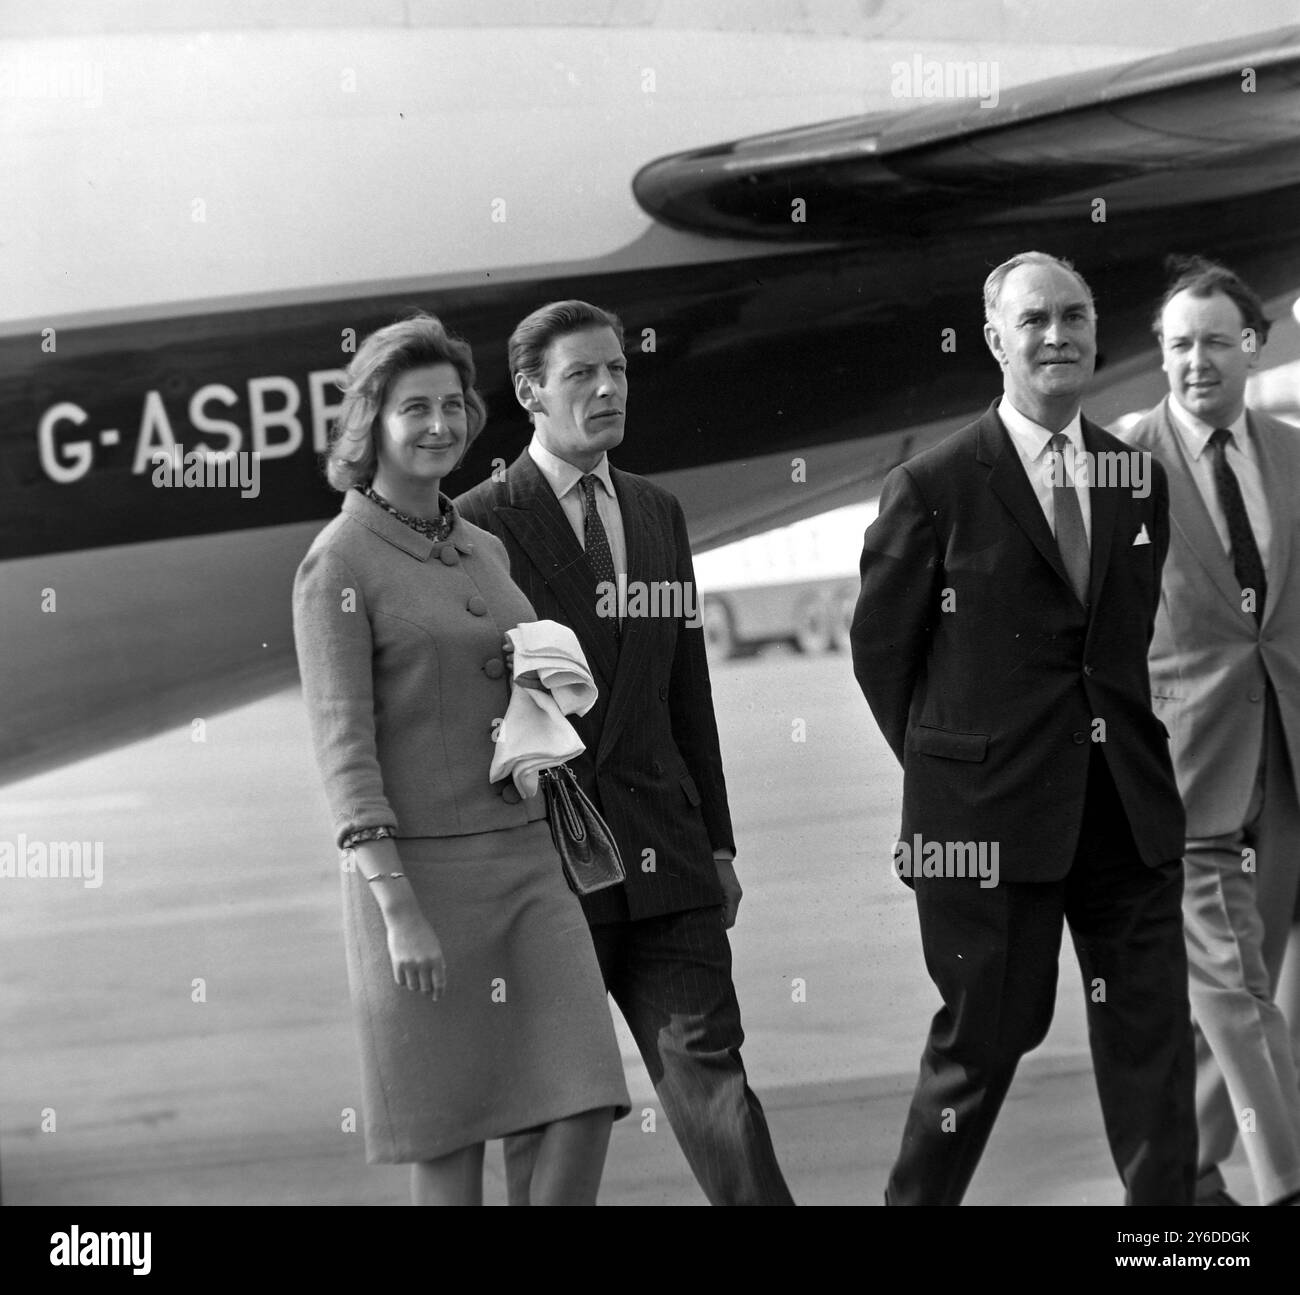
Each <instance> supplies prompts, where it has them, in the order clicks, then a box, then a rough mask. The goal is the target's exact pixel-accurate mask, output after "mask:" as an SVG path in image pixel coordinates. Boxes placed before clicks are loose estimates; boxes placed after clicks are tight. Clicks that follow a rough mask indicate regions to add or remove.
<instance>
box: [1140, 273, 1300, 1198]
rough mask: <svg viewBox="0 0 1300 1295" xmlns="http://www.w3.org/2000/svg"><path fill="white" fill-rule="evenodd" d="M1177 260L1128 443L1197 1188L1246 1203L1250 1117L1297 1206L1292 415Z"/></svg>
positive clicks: (1297, 675) (1299, 452) (1279, 1182)
mask: <svg viewBox="0 0 1300 1295" xmlns="http://www.w3.org/2000/svg"><path fill="white" fill-rule="evenodd" d="M1175 269H1176V271H1177V273H1176V276H1175V278H1174V279H1173V281H1172V282H1171V283H1170V285H1169V290H1168V291H1167V292H1166V293H1165V297H1164V300H1163V301H1162V302H1161V303H1160V309H1159V310H1158V311H1157V313H1156V319H1155V329H1156V336H1157V338H1158V339H1159V342H1160V349H1161V353H1162V357H1163V361H1164V370H1165V375H1166V376H1167V377H1168V379H1169V395H1168V396H1167V397H1166V398H1165V399H1164V400H1163V401H1161V403H1160V404H1159V405H1158V406H1156V408H1155V409H1153V410H1152V411H1151V412H1150V413H1149V414H1147V415H1146V417H1144V418H1143V419H1142V420H1141V422H1139V423H1138V424H1137V425H1136V426H1135V427H1134V428H1133V429H1132V431H1131V432H1129V433H1128V434H1127V435H1126V436H1125V439H1126V440H1127V441H1129V442H1130V443H1131V444H1133V445H1135V446H1137V447H1139V448H1141V449H1145V450H1149V451H1151V452H1152V453H1153V454H1154V455H1155V456H1156V458H1158V459H1159V460H1160V462H1161V463H1162V464H1163V465H1164V468H1165V471H1166V473H1167V474H1168V477H1169V493H1170V513H1171V517H1172V522H1173V525H1172V538H1171V542H1170V548H1169V561H1168V562H1167V563H1166V565H1165V571H1164V582H1163V584H1164V597H1163V599H1162V600H1161V605H1160V614H1159V615H1158V616H1157V617H1156V630H1155V637H1154V639H1153V640H1152V643H1151V655H1150V665H1151V693H1152V705H1153V706H1154V707H1155V712H1156V714H1157V715H1159V716H1160V718H1161V720H1162V721H1163V722H1164V723H1165V724H1167V725H1168V727H1169V731H1170V733H1171V734H1172V752H1173V759H1174V773H1175V775H1176V777H1177V779H1178V786H1179V790H1180V791H1181V792H1182V794H1183V801H1184V803H1185V804H1186V806H1187V848H1186V852H1185V855H1184V865H1185V894H1184V900H1183V909H1184V915H1185V918H1186V932H1187V954H1188V961H1189V964H1190V968H1191V999H1192V1012H1193V1015H1194V1017H1195V1020H1196V1025H1197V1027H1198V1028H1197V1036H1196V1047H1197V1086H1196V1108H1197V1110H1196V1113H1197V1123H1198V1125H1199V1129H1200V1175H1199V1177H1198V1179H1197V1203H1198V1204H1206V1205H1236V1204H1237V1203H1238V1202H1237V1201H1235V1200H1233V1199H1232V1197H1231V1196H1229V1195H1228V1194H1227V1192H1226V1190H1225V1187H1224V1182H1223V1176H1222V1174H1221V1173H1220V1171H1219V1165H1220V1163H1221V1162H1222V1161H1224V1160H1226V1159H1227V1157H1228V1155H1229V1154H1230V1153H1231V1151H1232V1147H1233V1144H1234V1143H1235V1142H1236V1140H1237V1132H1238V1129H1239V1128H1241V1129H1242V1130H1244V1137H1243V1139H1242V1140H1243V1142H1244V1143H1245V1147H1246V1155H1247V1157H1248V1158H1249V1160H1250V1167H1251V1171H1252V1173H1253V1175H1254V1179H1255V1186H1256V1190H1257V1192H1258V1194H1259V1200H1260V1203H1261V1204H1264V1205H1273V1204H1281V1203H1286V1204H1291V1205H1300V1080H1297V1075H1296V1059H1295V1040H1294V1039H1293V1037H1292V1033H1291V1030H1290V1029H1288V1025H1287V1021H1286V1018H1285V1016H1284V1014H1283V1012H1282V1010H1281V1008H1280V1007H1279V1006H1278V1004H1277V1003H1276V1002H1275V1001H1274V995H1275V993H1276V991H1277V989H1278V985H1279V977H1280V974H1281V972H1282V968H1283V964H1284V955H1285V953H1286V950H1287V945H1288V943H1289V942H1290V943H1292V944H1294V943H1296V941H1297V937H1298V936H1300V928H1297V926H1296V898H1297V890H1298V889H1300V549H1298V548H1297V545H1296V538H1297V530H1296V522H1297V518H1298V517H1300V431H1297V430H1296V429H1295V428H1294V427H1289V426H1288V425H1287V424H1286V423H1283V422H1280V421H1279V420H1277V419H1276V418H1270V417H1269V416H1268V415H1267V414H1263V413H1260V412H1258V411H1256V410H1253V409H1247V408H1246V380H1247V378H1249V376H1250V373H1251V371H1252V370H1253V369H1254V368H1256V366H1257V365H1258V363H1259V357H1260V350H1261V348H1262V347H1263V345H1264V342H1265V341H1266V340H1267V338H1268V330H1269V324H1268V321H1267V320H1266V319H1265V317H1264V311H1263V307H1262V306H1261V305H1260V301H1259V298H1258V297H1257V296H1256V295H1255V293H1254V292H1252V291H1251V289H1250V288H1249V287H1248V286H1247V285H1246V284H1245V283H1243V282H1242V280H1241V279H1240V278H1238V277H1237V275H1235V274H1234V273H1233V272H1232V271H1231V270H1229V269H1227V268H1226V267H1224V266H1221V265H1216V264H1214V263H1213V262H1210V261H1205V260H1202V259H1200V258H1192V259H1191V260H1188V261H1186V262H1183V263H1176V264H1175ZM1291 972H1292V973H1300V960H1297V959H1293V960H1292V962H1291ZM1294 992H1295V990H1294V986H1292V987H1291V993H1292V994H1294ZM1294 1025H1295V1022H1292V1027H1294Z"/></svg>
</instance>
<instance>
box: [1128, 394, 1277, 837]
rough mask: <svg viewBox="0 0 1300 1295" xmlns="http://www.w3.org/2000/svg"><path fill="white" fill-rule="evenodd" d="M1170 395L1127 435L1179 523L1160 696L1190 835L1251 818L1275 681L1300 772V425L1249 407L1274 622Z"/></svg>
mask: <svg viewBox="0 0 1300 1295" xmlns="http://www.w3.org/2000/svg"><path fill="white" fill-rule="evenodd" d="M1169 399H1170V398H1169V397H1168V396H1166V397H1165V399H1164V400H1163V401H1161V403H1160V404H1159V405H1157V406H1156V408H1155V409H1153V410H1152V411H1151V412H1150V413H1149V414H1147V415H1146V417H1145V418H1143V419H1142V421H1141V422H1140V423H1138V424H1137V425H1136V426H1135V427H1134V428H1133V429H1132V430H1131V431H1130V432H1129V433H1128V434H1127V435H1126V437H1125V438H1124V439H1125V440H1128V441H1130V442H1132V443H1133V444H1134V445H1137V446H1140V447H1141V448H1142V449H1149V450H1150V451H1151V452H1152V453H1153V454H1154V455H1155V456H1156V458H1158V459H1159V460H1160V462H1161V463H1163V464H1164V466H1165V471H1166V472H1167V473H1168V476H1169V513H1170V518H1171V521H1172V527H1171V537H1170V543H1169V557H1168V560H1167V561H1166V562H1165V570H1164V583H1163V588H1162V592H1161V598H1160V611H1159V613H1158V614H1157V616H1156V626H1155V637H1154V638H1153V639H1152V640H1151V702H1152V707H1153V709H1154V710H1155V713H1156V714H1157V715H1158V716H1159V717H1160V718H1161V719H1162V720H1163V721H1164V723H1165V726H1166V727H1167V728H1168V729H1169V733H1170V737H1171V739H1172V746H1171V751H1172V755H1173V758H1174V772H1175V774H1176V775H1177V778H1178V789H1179V791H1180V792H1182V796H1183V801H1184V803H1185V804H1186V806H1187V835H1188V836H1190V837H1201V836H1216V835H1218V834H1220V833H1224V832H1231V831H1234V830H1236V829H1237V828H1238V827H1240V826H1241V824H1242V821H1243V820H1244V818H1245V815H1246V808H1247V805H1248V804H1249V801H1250V797H1251V792H1252V791H1253V790H1254V785H1255V771H1256V769H1257V767H1258V765H1259V751H1260V742H1261V739H1262V735H1263V727H1264V704H1263V703H1264V696H1265V684H1266V683H1270V682H1271V683H1272V685H1273V687H1274V688H1275V689H1276V691H1277V700H1278V706H1279V708H1280V711H1281V716H1282V727H1283V730H1284V732H1285V738H1286V744H1287V747H1288V748H1289V751H1290V755H1291V766H1292V769H1293V770H1294V771H1295V775H1296V777H1297V778H1300V431H1297V430H1296V429H1295V428H1294V427H1291V426H1290V425H1289V424H1287V423H1283V422H1280V421H1279V420H1278V419H1276V418H1270V417H1269V416H1268V415H1267V414H1261V413H1258V412H1257V411H1255V410H1253V409H1252V410H1249V411H1248V412H1247V423H1248V426H1249V428H1250V434H1251V436H1252V437H1253V438H1254V439H1255V444H1256V446H1257V448H1258V450H1259V459H1260V466H1261V468H1262V471H1263V476H1264V492H1265V495H1266V496H1267V499H1268V508H1269V513H1270V515H1271V519H1272V529H1273V539H1272V545H1271V550H1270V554H1269V560H1268V596H1267V598H1266V599H1265V603H1264V623H1263V625H1257V624H1256V623H1255V618H1254V617H1253V616H1251V615H1249V614H1247V613H1244V612H1243V611H1242V610H1241V589H1240V587H1239V582H1238V580H1237V577H1236V575H1235V574H1234V572H1233V567H1232V561H1231V559H1230V558H1229V557H1228V555H1227V554H1226V553H1225V552H1224V551H1223V545H1222V544H1221V543H1220V542H1219V536H1218V533H1217V532H1216V531H1215V529H1214V522H1213V521H1212V520H1211V519H1210V514H1209V511H1208V509H1207V508H1206V507H1205V503H1204V501H1203V500H1202V498H1201V494H1200V491H1199V490H1198V489H1197V488H1196V482H1195V480H1194V479H1193V478H1192V474H1191V469H1190V467H1189V466H1188V463H1187V458H1186V455H1185V453H1184V451H1183V447H1182V441H1181V440H1180V439H1179V436H1178V433H1177V431H1176V430H1175V428H1174V426H1173V423H1172V421H1171V415H1170V413H1169Z"/></svg>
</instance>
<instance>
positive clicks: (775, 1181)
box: [506, 907, 794, 1205]
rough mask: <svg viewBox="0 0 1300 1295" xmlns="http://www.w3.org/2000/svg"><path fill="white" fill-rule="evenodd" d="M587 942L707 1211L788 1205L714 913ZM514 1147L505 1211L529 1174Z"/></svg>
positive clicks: (637, 925) (632, 925)
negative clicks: (748, 1071)
mask: <svg viewBox="0 0 1300 1295" xmlns="http://www.w3.org/2000/svg"><path fill="white" fill-rule="evenodd" d="M591 935H592V940H593V942H594V943H595V946H596V954H597V956H598V957H599V959H600V969H601V971H602V973H603V974H604V977H605V985H606V988H607V989H608V990H609V992H610V993H611V994H612V995H613V998H614V1001H615V1002H616V1003H617V1004H618V1007H619V1010H620V1011H621V1012H622V1013H623V1018H624V1020H626V1021H627V1023H628V1027H629V1028H630V1029H631V1031H632V1035H633V1037H634V1038H635V1039H636V1042H637V1047H638V1048H639V1049H640V1051H641V1056H642V1058H643V1059H644V1060H645V1064H646V1069H647V1070H648V1071H649V1072H650V1078H651V1080H652V1081H653V1082H654V1086H655V1091H656V1092H657V1093H658V1096H659V1101H660V1103H661V1104H662V1106H663V1110H664V1114H665V1115H667V1117H668V1122H669V1123H670V1124H671V1125H672V1129H673V1132H674V1133H675V1134H676V1135H677V1141H678V1143H679V1144H680V1145H681V1148H682V1151H683V1152H684V1153H685V1155H686V1159H687V1161H688V1162H689V1164H690V1166H691V1170H692V1172H693V1173H694V1174H695V1177H696V1179H697V1180H698V1182H699V1184H700V1186H701V1187H702V1188H703V1189H704V1194H705V1195H706V1196H707V1197H708V1199H709V1202H710V1204H713V1205H793V1204H794V1201H793V1200H792V1199H791V1197H790V1192H789V1189H788V1188H787V1187H786V1184H785V1179H784V1178H783V1177H782V1175H781V1170H780V1168H779V1167H778V1165H777V1163H776V1153H775V1152H774V1151H773V1149H772V1137H771V1134H770V1133H769V1132H768V1128H767V1119H766V1117H765V1116H764V1115H763V1108H762V1106H761V1105H760V1104H759V1101H758V1098H757V1097H755V1096H754V1094H753V1092H752V1091H751V1090H750V1087H749V1083H748V1081H747V1079H746V1077H745V1067H744V1064H743V1063H742V1061H741V1058H740V1046H741V1044H742V1043H743V1042H744V1038H745V1035H744V1031H743V1030H742V1029H741V1025H740V1004H739V1003H738V1002H737V1001H736V990H735V986H734V985H733V984H732V980H731V944H730V942H729V940H728V939H727V932H726V930H725V928H724V927H723V925H722V916H721V909H720V908H716V907H714V908H696V909H690V910H688V911H686V912H682V913H668V914H665V915H663V916H661V917H648V918H641V919H640V920H638V921H623V922H610V923H603V924H601V925H598V926H593V927H592V928H591ZM644 1136H647V1137H649V1136H653V1135H650V1134H645V1135H644ZM520 1141H522V1140H521V1139H518V1138H510V1139H508V1140H507V1143H506V1171H507V1189H508V1192H509V1196H510V1200H511V1202H512V1203H517V1202H519V1203H521V1202H522V1199H524V1193H525V1192H526V1181H527V1176H528V1175H530V1173H531V1164H529V1165H528V1166H527V1169H525V1168H524V1165H523V1164H522V1163H520V1162H521V1161H522V1156H521V1154H520V1153H521V1151H522V1150H523V1149H522V1147H516V1146H515V1145H514V1144H516V1143H518V1142H520ZM521 1171H522V1172H521Z"/></svg>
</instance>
